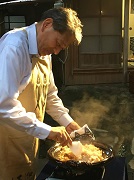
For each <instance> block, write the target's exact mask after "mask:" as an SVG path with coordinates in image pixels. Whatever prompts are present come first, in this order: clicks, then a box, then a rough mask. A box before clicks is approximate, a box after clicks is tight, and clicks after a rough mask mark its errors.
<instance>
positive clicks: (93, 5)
mask: <svg viewBox="0 0 134 180" xmlns="http://www.w3.org/2000/svg"><path fill="white" fill-rule="evenodd" d="M81 7H82V8H81ZM78 12H79V14H80V16H89V15H99V14H100V0H93V1H87V0H79V1H78Z"/></svg>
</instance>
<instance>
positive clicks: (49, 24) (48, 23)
mask: <svg viewBox="0 0 134 180" xmlns="http://www.w3.org/2000/svg"><path fill="white" fill-rule="evenodd" d="M52 26H53V19H52V18H47V19H45V20H44V21H43V22H42V27H41V31H42V32H43V31H44V29H45V28H48V27H52Z"/></svg>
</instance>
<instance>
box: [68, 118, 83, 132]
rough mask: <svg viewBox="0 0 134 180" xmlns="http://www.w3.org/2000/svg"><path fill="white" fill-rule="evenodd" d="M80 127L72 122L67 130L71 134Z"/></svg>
mask: <svg viewBox="0 0 134 180" xmlns="http://www.w3.org/2000/svg"><path fill="white" fill-rule="evenodd" d="M79 128H80V126H79V125H78V124H77V123H76V122H75V121H72V122H71V123H70V124H69V125H68V126H67V127H66V130H67V132H68V133H69V134H70V133H71V132H72V131H74V130H77V129H79Z"/></svg>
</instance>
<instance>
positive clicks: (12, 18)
mask: <svg viewBox="0 0 134 180" xmlns="http://www.w3.org/2000/svg"><path fill="white" fill-rule="evenodd" d="M10 22H25V17H24V16H10Z"/></svg>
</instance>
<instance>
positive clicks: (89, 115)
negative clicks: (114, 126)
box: [71, 93, 110, 127]
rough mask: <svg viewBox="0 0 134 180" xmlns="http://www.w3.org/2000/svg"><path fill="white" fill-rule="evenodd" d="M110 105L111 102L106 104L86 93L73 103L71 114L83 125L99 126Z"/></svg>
mask: <svg viewBox="0 0 134 180" xmlns="http://www.w3.org/2000/svg"><path fill="white" fill-rule="evenodd" d="M109 106H110V104H109V103H108V106H106V105H105V104H103V103H102V102H101V101H99V100H97V99H94V98H92V97H89V95H88V94H87V93H85V94H84V96H83V98H82V99H81V100H78V101H75V102H74V103H73V107H72V108H71V115H72V117H73V118H74V119H76V120H77V123H78V124H79V125H81V126H83V125H84V124H90V127H97V126H98V125H99V123H100V122H101V121H102V118H103V117H104V116H106V113H107V112H108V111H109Z"/></svg>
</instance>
